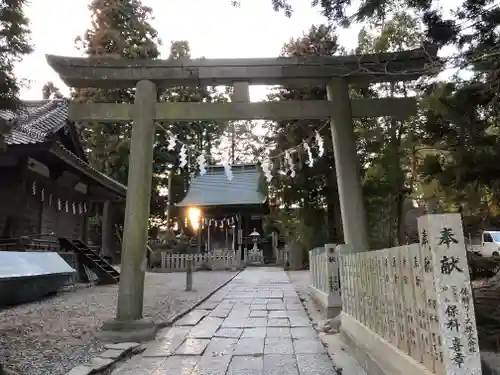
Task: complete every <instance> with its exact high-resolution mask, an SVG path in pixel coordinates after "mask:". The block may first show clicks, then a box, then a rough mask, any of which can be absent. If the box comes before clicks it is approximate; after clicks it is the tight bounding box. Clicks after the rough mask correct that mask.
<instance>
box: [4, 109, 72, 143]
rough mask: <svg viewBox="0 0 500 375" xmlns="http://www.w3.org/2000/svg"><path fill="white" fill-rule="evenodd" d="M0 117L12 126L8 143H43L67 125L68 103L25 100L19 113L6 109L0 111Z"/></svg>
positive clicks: (7, 135) (6, 136) (8, 134)
mask: <svg viewBox="0 0 500 375" xmlns="http://www.w3.org/2000/svg"><path fill="white" fill-rule="evenodd" d="M0 117H1V118H3V119H4V120H7V121H8V122H10V124H11V126H12V129H11V131H10V132H9V133H7V134H6V135H5V143H6V144H7V145H23V144H37V143H43V142H46V141H49V140H50V138H51V136H53V135H54V134H55V133H56V132H57V131H58V130H59V129H61V128H62V127H63V126H64V125H66V120H67V118H68V103H67V101H66V100H40V101H31V102H24V103H23V108H22V109H21V110H19V111H18V112H17V113H14V112H11V111H5V110H4V111H0Z"/></svg>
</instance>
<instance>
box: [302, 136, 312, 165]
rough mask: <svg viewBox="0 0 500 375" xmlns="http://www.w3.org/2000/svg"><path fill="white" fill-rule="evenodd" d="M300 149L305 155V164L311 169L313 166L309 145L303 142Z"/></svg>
mask: <svg viewBox="0 0 500 375" xmlns="http://www.w3.org/2000/svg"><path fill="white" fill-rule="evenodd" d="M302 147H304V151H305V152H306V154H307V161H306V163H307V165H308V166H309V168H312V167H313V165H314V159H313V155H312V152H311V147H309V145H308V144H307V142H306V141H304V142H303V144H302Z"/></svg>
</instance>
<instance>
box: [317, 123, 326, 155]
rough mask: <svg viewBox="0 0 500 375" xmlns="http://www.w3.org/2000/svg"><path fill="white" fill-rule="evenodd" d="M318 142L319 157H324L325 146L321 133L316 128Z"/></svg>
mask: <svg viewBox="0 0 500 375" xmlns="http://www.w3.org/2000/svg"><path fill="white" fill-rule="evenodd" d="M315 138H316V143H317V144H318V157H322V156H323V154H324V153H325V146H324V142H323V138H322V137H321V134H319V132H318V131H317V130H316V137H315Z"/></svg>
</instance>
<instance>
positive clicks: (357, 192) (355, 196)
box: [326, 78, 369, 252]
mask: <svg viewBox="0 0 500 375" xmlns="http://www.w3.org/2000/svg"><path fill="white" fill-rule="evenodd" d="M326 92H327V96H328V100H330V101H331V102H332V106H333V107H334V109H333V113H332V116H331V118H330V124H331V130H332V139H333V152H334V155H335V170H336V173H337V185H338V191H339V199H340V211H341V214H342V227H343V231H344V242H345V243H346V244H347V245H349V248H350V249H352V251H354V252H362V251H368V249H369V248H368V231H367V224H366V214H365V205H364V201H363V191H362V185H361V178H360V170H361V169H360V165H359V159H358V154H357V150H356V135H355V134H354V126H353V123H352V110H351V100H350V98H349V86H348V84H347V81H345V80H344V79H342V78H335V79H332V80H331V81H330V82H329V83H328V85H327V87H326Z"/></svg>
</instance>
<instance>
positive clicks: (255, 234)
mask: <svg viewBox="0 0 500 375" xmlns="http://www.w3.org/2000/svg"><path fill="white" fill-rule="evenodd" d="M249 236H250V238H251V239H252V242H253V247H252V252H257V251H259V248H258V247H257V244H258V243H259V238H260V233H259V232H257V230H256V229H255V228H253V232H252V233H250V234H249Z"/></svg>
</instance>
